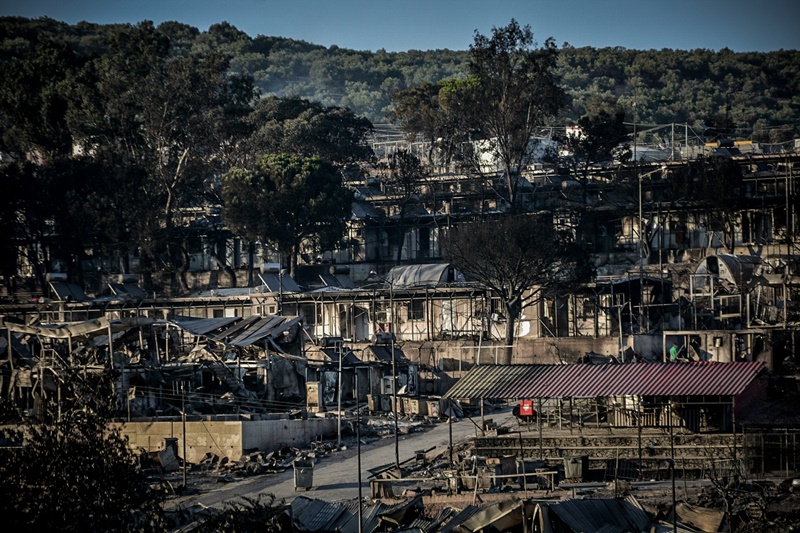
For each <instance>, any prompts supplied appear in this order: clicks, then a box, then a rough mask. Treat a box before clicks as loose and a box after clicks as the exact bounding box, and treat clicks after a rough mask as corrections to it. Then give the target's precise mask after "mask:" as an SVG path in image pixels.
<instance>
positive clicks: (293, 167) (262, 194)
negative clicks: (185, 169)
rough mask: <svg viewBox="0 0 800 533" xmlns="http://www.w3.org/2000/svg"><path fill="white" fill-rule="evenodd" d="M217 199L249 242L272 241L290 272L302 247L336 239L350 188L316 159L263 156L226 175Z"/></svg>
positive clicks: (341, 231) (347, 210)
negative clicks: (221, 202)
mask: <svg viewBox="0 0 800 533" xmlns="http://www.w3.org/2000/svg"><path fill="white" fill-rule="evenodd" d="M222 198H223V200H224V202H225V206H224V209H223V218H224V220H225V222H226V223H227V224H228V225H229V227H230V228H231V229H232V230H233V231H234V232H236V233H238V234H239V235H243V236H245V237H247V238H248V239H249V240H250V241H251V242H256V241H261V242H262V243H268V242H269V243H273V244H275V245H276V247H277V248H278V250H279V251H280V252H281V254H282V255H283V256H284V257H286V258H288V260H289V267H290V272H291V274H292V275H294V273H295V272H296V269H297V258H298V255H299V254H300V250H301V247H302V246H305V247H311V248H313V249H316V250H329V249H332V248H333V247H334V246H335V245H336V244H337V243H338V242H339V241H340V240H341V238H342V235H343V234H344V230H345V227H346V221H347V219H348V217H349V216H350V213H351V209H352V201H353V193H352V192H351V191H350V190H348V189H347V188H345V187H344V186H343V185H342V178H341V175H340V174H339V172H338V171H337V170H336V168H335V167H334V166H333V165H331V164H330V163H327V162H325V161H323V160H321V159H319V158H316V157H311V158H304V157H296V156H289V155H265V156H263V157H262V158H261V159H259V160H258V162H257V163H256V165H255V166H254V168H253V169H252V170H246V169H240V168H234V169H231V170H230V171H229V172H228V173H227V174H225V176H224V178H223V180H222Z"/></svg>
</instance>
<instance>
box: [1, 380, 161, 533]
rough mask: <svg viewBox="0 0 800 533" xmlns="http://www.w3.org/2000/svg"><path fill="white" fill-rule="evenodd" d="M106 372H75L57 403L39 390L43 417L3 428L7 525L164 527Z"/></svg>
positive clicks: (10, 527) (64, 528) (103, 528)
mask: <svg viewBox="0 0 800 533" xmlns="http://www.w3.org/2000/svg"><path fill="white" fill-rule="evenodd" d="M112 383H113V382H112V380H111V377H110V376H108V375H101V376H94V375H92V374H88V375H87V374H81V373H78V372H75V373H74V375H70V376H68V379H66V380H65V381H64V382H63V383H62V385H61V387H62V398H61V400H63V402H62V404H61V406H60V410H59V408H58V407H56V406H55V402H51V401H48V400H47V399H46V398H44V397H40V399H39V401H40V402H41V405H43V406H44V408H43V409H42V410H41V411H40V412H41V414H42V417H41V418H40V419H39V420H29V421H27V422H25V423H23V424H22V425H21V426H19V427H18V428H16V429H15V428H13V427H12V428H9V426H6V428H5V429H4V430H3V431H2V438H3V439H4V440H6V442H8V443H10V444H13V445H15V446H9V447H7V448H5V449H4V451H3V453H4V454H5V457H4V458H3V460H2V461H0V496H2V497H0V513H2V516H3V526H4V528H5V529H7V530H9V531H26V530H28V531H75V532H84V531H143V532H144V531H160V530H162V529H163V522H162V519H161V508H160V504H159V502H160V497H159V495H158V494H157V493H155V492H154V491H152V490H151V489H150V487H149V484H148V482H147V479H146V478H145V476H144V475H143V472H142V469H141V467H140V464H139V462H138V458H137V457H136V456H135V454H134V453H133V452H132V450H131V449H130V447H129V446H128V442H127V439H126V438H125V437H123V436H122V435H121V433H120V430H119V428H118V427H110V426H109V425H108V422H109V420H110V417H111V415H112V414H113V411H114V405H113V404H114V398H115V395H114V393H113V385H112Z"/></svg>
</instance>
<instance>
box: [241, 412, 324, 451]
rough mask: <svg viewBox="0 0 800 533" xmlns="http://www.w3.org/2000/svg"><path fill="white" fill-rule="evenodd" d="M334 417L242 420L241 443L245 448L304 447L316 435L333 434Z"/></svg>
mask: <svg viewBox="0 0 800 533" xmlns="http://www.w3.org/2000/svg"><path fill="white" fill-rule="evenodd" d="M335 434H336V418H309V419H308V420H255V421H252V422H243V425H242V443H243V448H244V449H245V450H248V449H252V448H258V449H259V450H273V449H277V448H278V447H280V446H283V445H288V446H294V447H298V448H299V447H305V446H308V443H309V442H311V441H313V440H315V439H316V438H317V436H326V435H335Z"/></svg>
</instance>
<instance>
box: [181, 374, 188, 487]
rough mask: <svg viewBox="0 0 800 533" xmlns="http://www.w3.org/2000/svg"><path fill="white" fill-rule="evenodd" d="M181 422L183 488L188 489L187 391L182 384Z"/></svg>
mask: <svg viewBox="0 0 800 533" xmlns="http://www.w3.org/2000/svg"><path fill="white" fill-rule="evenodd" d="M181 422H182V425H183V488H184V490H185V489H186V462H187V461H186V391H185V390H184V385H183V383H181Z"/></svg>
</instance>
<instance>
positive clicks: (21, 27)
mask: <svg viewBox="0 0 800 533" xmlns="http://www.w3.org/2000/svg"><path fill="white" fill-rule="evenodd" d="M128 28H129V26H127V25H95V24H88V23H80V24H76V25H68V24H65V23H61V22H58V21H54V20H52V19H35V20H30V19H22V18H11V17H6V18H0V35H2V36H3V38H2V42H0V61H2V62H6V61H9V60H10V59H11V58H13V57H20V56H24V55H25V54H26V52H27V51H29V50H31V48H32V47H31V44H32V43H35V42H37V41H42V40H48V39H51V40H57V41H62V42H66V43H68V44H69V46H70V48H71V49H72V50H73V52H74V53H75V54H76V56H78V57H79V58H89V57H91V56H93V55H102V54H103V53H104V50H103V48H102V44H101V43H102V42H103V38H104V36H107V35H108V34H113V33H115V32H124V31H126V30H127V29H128ZM157 29H158V31H160V32H161V33H163V34H164V35H165V36H167V37H168V38H169V40H170V53H171V54H173V55H197V56H206V55H208V54H209V53H211V52H216V53H219V54H223V55H224V56H226V58H227V59H229V60H230V70H231V71H232V72H235V73H242V72H244V73H247V74H249V75H250V76H252V78H253V81H254V84H255V86H256V87H257V88H258V89H259V90H260V91H261V93H262V94H264V95H266V94H275V95H278V96H283V95H296V96H300V97H303V98H308V99H311V100H314V101H317V102H320V103H322V104H324V105H326V106H341V107H347V108H350V109H351V110H352V111H353V112H355V113H356V114H359V115H363V116H365V117H367V118H369V119H370V120H371V121H373V122H374V123H381V122H386V121H387V118H386V113H387V112H388V111H389V109H390V107H391V95H392V94H393V93H394V92H395V91H397V90H398V89H405V88H408V87H411V86H414V85H418V84H420V83H422V82H437V81H439V80H442V79H446V78H454V77H455V78H458V77H463V76H464V73H465V65H466V60H467V53H466V51H451V50H431V51H417V50H412V51H408V52H400V53H388V52H385V51H382V50H379V51H377V52H374V53H373V52H369V51H356V50H346V49H342V48H339V47H336V46H331V47H330V48H326V47H323V46H319V45H315V44H311V43H307V42H304V41H296V40H292V39H285V38H280V37H269V36H263V35H259V36H257V37H250V36H248V35H247V34H245V33H244V32H242V31H239V30H238V29H237V28H235V27H233V26H231V25H230V24H228V23H225V22H222V23H220V24H215V25H213V26H211V27H210V28H209V30H208V31H207V32H201V31H199V30H198V29H197V28H194V27H191V26H188V25H185V24H181V23H177V22H167V23H163V24H161V25H159V26H158V27H157ZM534 30H536V28H534ZM464 31H465V32H471V31H472V30H471V29H470V28H465V29H464ZM537 37H538V38H539V40H540V41H542V40H544V38H545V37H547V36H546V35H541V34H540V35H538V36H537ZM554 37H555V38H556V39H558V36H557V35H556V36H554ZM559 51H560V53H559V59H558V70H557V74H558V76H559V78H560V80H561V82H562V84H563V86H564V89H565V91H566V93H567V95H568V96H569V97H570V103H571V105H568V106H567V107H566V108H565V111H564V115H563V117H562V119H561V120H562V121H563V122H565V123H567V122H573V123H574V122H575V121H577V119H578V118H580V117H581V116H583V115H584V114H585V113H586V105H587V102H588V101H591V100H592V98H593V97H594V96H601V97H611V98H612V99H614V100H618V101H619V103H620V105H622V106H623V107H624V108H625V109H626V110H627V113H628V117H627V120H628V121H633V120H634V118H635V120H636V121H637V122H639V123H641V124H648V123H650V124H667V123H672V122H675V123H688V124H689V125H690V126H694V127H697V128H700V129H702V128H703V127H710V128H714V129H715V130H717V131H722V132H724V133H725V134H728V135H736V136H739V137H744V138H752V139H753V140H756V141H762V142H764V141H773V142H777V141H784V140H787V139H790V138H792V137H793V136H797V135H798V123H800V95H798V93H797V88H798V87H800V51H797V50H785V51H777V52H769V53H735V52H732V51H731V50H728V49H723V50H720V51H711V50H704V49H700V50H689V51H685V50H670V49H665V50H645V51H638V50H627V49H624V48H601V49H595V48H588V47H585V48H574V47H571V46H569V45H567V44H565V45H563V46H562V47H561V48H560V50H559ZM634 109H635V113H634Z"/></svg>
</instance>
